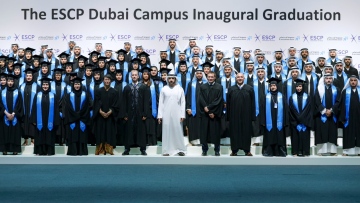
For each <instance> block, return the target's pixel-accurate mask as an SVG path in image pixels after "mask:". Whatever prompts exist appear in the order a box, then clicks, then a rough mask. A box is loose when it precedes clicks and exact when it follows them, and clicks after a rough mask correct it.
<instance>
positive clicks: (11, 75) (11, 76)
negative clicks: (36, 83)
mask: <svg viewBox="0 0 360 203" xmlns="http://www.w3.org/2000/svg"><path fill="white" fill-rule="evenodd" d="M14 78H18V76H17V75H14V74H10V73H9V74H7V79H8V80H13V79H14Z"/></svg>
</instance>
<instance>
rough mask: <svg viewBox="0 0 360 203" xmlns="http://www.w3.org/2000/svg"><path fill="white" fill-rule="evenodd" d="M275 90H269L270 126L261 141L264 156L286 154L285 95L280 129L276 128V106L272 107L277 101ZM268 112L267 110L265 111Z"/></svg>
mask: <svg viewBox="0 0 360 203" xmlns="http://www.w3.org/2000/svg"><path fill="white" fill-rule="evenodd" d="M277 93H278V92H277V91H276V92H269V93H268V94H271V97H272V99H271V103H270V108H271V121H272V128H271V130H270V131H269V130H268V129H266V130H265V135H264V142H263V155H264V156H286V155H287V150H286V135H285V132H284V131H285V127H286V126H287V123H288V121H287V111H286V109H288V108H287V102H286V97H285V96H284V95H283V112H282V113H283V127H282V129H281V130H279V129H278V128H277V115H278V113H279V112H278V108H274V104H275V103H274V101H275V102H277V103H278V101H277V99H278V98H277ZM267 113H269V112H267Z"/></svg>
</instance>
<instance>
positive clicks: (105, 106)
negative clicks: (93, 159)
mask: <svg viewBox="0 0 360 203" xmlns="http://www.w3.org/2000/svg"><path fill="white" fill-rule="evenodd" d="M111 80H112V78H111V76H110V75H105V76H104V81H103V82H104V87H101V88H99V89H98V90H96V91H95V101H94V116H93V119H94V134H95V137H96V151H95V155H99V154H106V153H108V154H110V155H114V153H113V148H114V146H116V120H117V117H118V113H119V99H118V92H117V91H116V90H115V89H114V88H112V87H111V86H110V83H111Z"/></svg>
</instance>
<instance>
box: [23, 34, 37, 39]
mask: <svg viewBox="0 0 360 203" xmlns="http://www.w3.org/2000/svg"><path fill="white" fill-rule="evenodd" d="M34 38H35V35H21V39H23V40H31V39H34Z"/></svg>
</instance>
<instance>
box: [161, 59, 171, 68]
mask: <svg viewBox="0 0 360 203" xmlns="http://www.w3.org/2000/svg"><path fill="white" fill-rule="evenodd" d="M162 63H166V66H168V65H169V64H170V63H171V61H169V60H167V59H162V60H161V61H160V62H159V64H162Z"/></svg>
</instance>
